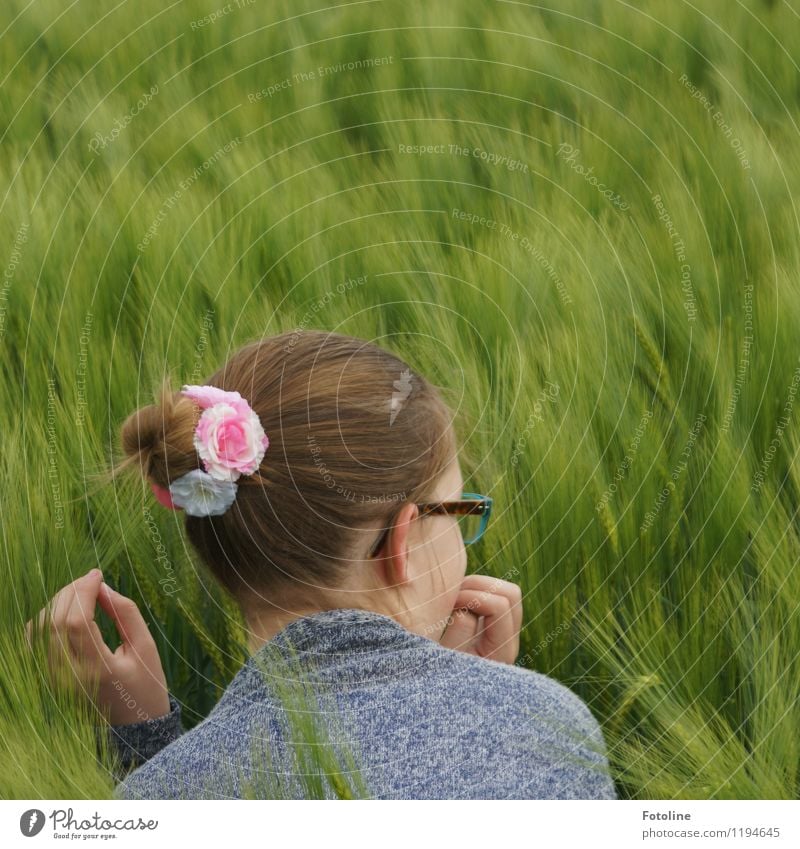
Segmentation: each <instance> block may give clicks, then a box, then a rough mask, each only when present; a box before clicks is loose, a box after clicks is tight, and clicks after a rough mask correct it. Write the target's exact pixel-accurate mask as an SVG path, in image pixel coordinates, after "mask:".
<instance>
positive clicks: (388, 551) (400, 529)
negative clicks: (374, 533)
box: [375, 504, 419, 586]
mask: <svg viewBox="0 0 800 849" xmlns="http://www.w3.org/2000/svg"><path fill="white" fill-rule="evenodd" d="M418 516H419V507H417V505H416V504H405V505H403V508H402V509H401V510H400V512H399V513H398V515H397V518H396V519H395V520H394V523H393V524H392V526H391V527H390V528H389V532H388V534H387V536H386V539H385V540H384V543H383V545H382V546H381V549H380V551H378V552H377V553H376V555H375V557H376V559H377V560H379V561H380V563H379V566H378V568H380V569H382V570H383V578H384V580H385V581H386V583H387V585H388V586H394V585H396V584H405V583H407V582H408V581H409V573H408V535H409V531H410V529H411V524H412V522H414V520H415V519H416V518H417V517H418Z"/></svg>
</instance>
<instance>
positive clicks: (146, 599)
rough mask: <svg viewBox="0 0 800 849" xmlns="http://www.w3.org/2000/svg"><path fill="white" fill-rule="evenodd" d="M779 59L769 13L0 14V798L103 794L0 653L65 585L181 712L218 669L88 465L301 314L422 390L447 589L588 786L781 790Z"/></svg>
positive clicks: (192, 609)
mask: <svg viewBox="0 0 800 849" xmlns="http://www.w3.org/2000/svg"><path fill="white" fill-rule="evenodd" d="M792 5H794V6H795V8H792ZM799 65H800V7H797V6H796V3H786V2H755V0H744V2H741V3H728V2H724V0H717V1H716V2H707V0H702V2H695V3H694V4H683V3H663V2H655V0H649V2H648V1H647V0H645V2H641V3H637V4H635V5H628V4H624V3H619V2H614V0H604V1H603V2H570V0H558V2H554V3H550V2H546V3H545V4H544V5H539V4H537V5H534V4H531V3H527V2H490V0H457V2H456V0H453V2H445V0H426V1H425V2H423V0H411V1H410V2H409V0H403V2H400V1H399V0H398V2H394V0H389V2H370V0H364V2H353V3H343V4H341V5H339V6H326V5H324V4H322V3H319V2H306V0H293V2H291V3H289V2H267V0H252V2H247V0H239V2H238V4H237V3H236V2H231V3H230V4H228V5H227V6H226V5H225V3H224V2H222V0H212V2H207V3H199V2H198V3H193V2H188V3H180V4H172V5H170V4H164V3H160V2H159V3H157V2H153V0H139V2H137V3H132V2H128V3H121V4H117V5H113V4H107V7H106V4H100V3H94V2H88V0H79V1H78V2H75V3H72V4H65V3H57V2H47V1H46V0H33V2H31V3H27V2H21V0H6V2H5V3H3V5H2V9H0V70H1V71H2V83H1V84H0V132H2V143H1V144H2V147H1V148H0V150H1V151H2V157H1V158H0V172H1V173H2V209H0V246H2V247H1V250H0V263H2V266H3V273H4V276H3V278H2V283H0V286H1V287H2V288H1V289H0V344H1V345H2V357H3V364H4V367H3V370H2V379H0V411H5V412H0V427H2V435H3V439H2V445H3V450H2V452H0V462H2V466H3V486H2V549H0V557H1V558H2V581H3V586H4V590H3V592H2V593H0V605H2V607H1V608H0V620H1V621H2V623H3V626H2V633H1V634H0V693H1V694H2V696H1V699H0V764H2V766H1V767H0V796H2V797H4V798H8V797H14V798H103V797H106V796H108V795H110V793H111V791H112V789H113V781H112V778H111V777H110V775H109V773H108V770H107V769H106V768H105V767H104V766H103V765H102V764H101V763H100V762H99V761H98V760H97V759H96V757H95V751H94V736H93V735H94V729H93V726H92V717H91V715H90V713H89V712H87V711H86V710H85V708H84V706H83V705H82V704H81V703H80V702H78V701H76V700H75V699H74V698H73V697H71V696H69V695H65V694H62V693H54V692H52V691H51V689H50V688H49V687H48V686H47V685H46V683H45V682H44V681H43V680H42V674H41V672H40V670H39V669H38V668H37V666H36V665H35V662H34V661H33V660H32V658H31V657H30V655H29V653H28V652H27V650H26V649H25V647H24V645H23V643H22V640H21V631H22V625H23V623H24V622H25V621H26V620H27V619H28V618H30V617H31V616H32V615H33V614H34V613H35V612H36V611H38V610H39V609H40V608H41V607H42V606H43V604H44V603H45V601H46V600H47V599H48V598H49V597H50V596H52V595H53V593H54V592H55V591H56V590H57V589H59V588H60V587H61V586H63V585H64V584H66V583H68V582H69V581H71V580H73V579H74V578H75V577H77V576H78V575H81V574H83V573H85V572H86V571H87V570H88V569H89V568H91V567H92V566H100V567H101V568H102V569H103V570H104V573H105V574H106V576H107V578H108V580H109V582H111V583H113V584H114V586H116V587H118V588H119V589H120V591H122V592H124V593H126V594H130V595H131V596H132V597H134V598H135V599H136V600H137V601H138V602H139V603H140V606H141V608H142V610H143V612H144V613H145V616H146V617H147V619H148V621H149V622H150V623H151V626H152V630H153V633H154V635H155V636H156V638H157V641H158V644H159V647H160V649H161V654H162V658H163V661H164V666H165V670H166V674H167V679H168V681H169V683H170V687H171V689H172V691H173V692H174V693H175V695H176V696H177V697H178V699H179V700H180V701H181V702H182V703H183V705H184V717H185V722H186V723H187V725H191V724H194V723H196V722H197V721H199V720H200V719H201V718H202V717H203V716H204V715H205V714H206V713H207V712H208V710H209V709H210V707H211V706H212V705H213V704H214V702H215V700H216V699H217V698H218V696H219V694H220V693H221V691H222V689H223V688H224V687H225V685H226V684H227V682H228V681H229V680H230V678H231V677H232V676H233V674H234V673H235V671H236V670H237V669H238V667H239V665H240V664H241V662H242V659H243V656H244V655H243V651H242V648H241V642H240V628H239V625H238V624H237V620H236V616H235V611H234V607H233V603H232V602H231V600H230V599H227V598H226V597H224V596H223V594H222V593H221V592H220V591H218V590H217V589H216V588H215V587H214V586H213V585H212V582H211V579H210V577H209V576H208V575H207V574H206V573H205V572H203V571H202V569H200V568H198V566H197V564H196V563H195V561H194V559H193V556H192V553H191V552H190V551H189V550H188V549H187V547H186V545H185V542H184V540H183V538H182V536H181V527H180V523H179V521H176V514H172V513H168V511H165V510H163V509H161V508H160V507H159V505H158V504H157V503H156V502H155V501H154V499H153V498H152V496H151V495H150V492H149V490H148V489H146V488H145V487H143V486H142V485H141V484H140V483H139V482H138V481H136V480H135V479H127V480H125V481H122V480H120V481H119V482H118V483H117V484H113V485H109V486H105V487H100V486H99V485H98V484H97V478H96V476H97V475H98V473H100V472H101V471H102V470H103V469H105V468H107V467H108V465H109V464H110V463H111V462H112V460H113V461H117V460H119V459H121V455H120V450H119V445H118V429H119V425H120V423H121V422H122V420H123V419H124V418H125V417H126V416H127V415H128V413H130V412H131V411H132V410H133V409H135V408H136V407H138V406H141V405H143V404H146V403H150V401H151V399H152V391H153V388H154V387H155V385H156V383H157V381H158V379H159V377H160V376H161V374H162V372H163V371H164V370H165V369H168V370H169V371H170V372H171V374H172V375H173V377H174V383H175V386H176V388H177V387H178V386H179V385H180V384H182V383H202V382H204V380H203V379H204V378H205V377H206V376H207V375H209V374H211V373H212V372H214V371H215V370H216V368H217V367H218V365H220V364H221V363H222V362H224V360H225V359H226V358H227V356H229V354H230V353H231V352H232V350H234V349H235V348H236V347H238V346H239V345H240V344H242V343H244V342H246V341H249V340H251V339H253V338H256V337H258V336H261V335H266V334H273V333H277V332H281V331H284V330H290V329H292V328H296V327H303V328H305V327H314V328H323V329H326V330H335V331H338V332H343V333H351V334H353V335H357V336H362V337H365V338H369V339H375V340H376V341H378V342H379V343H380V344H382V345H385V346H386V347H388V348H390V349H392V350H394V351H397V352H398V353H400V354H401V355H402V356H403V357H405V358H406V359H407V360H408V361H409V362H410V363H411V364H412V365H413V366H414V367H415V368H417V369H419V370H420V371H421V372H422V373H424V374H426V375H428V376H429V377H430V378H431V379H432V380H433V381H434V382H436V383H438V384H441V385H444V386H446V387H448V392H449V399H448V400H450V402H451V404H452V406H453V408H454V409H456V410H457V411H458V432H459V437H460V439H461V443H462V445H463V448H464V455H463V459H462V468H463V470H464V475H465V484H466V488H467V489H469V490H472V491H477V492H486V493H490V494H491V495H492V496H493V497H494V499H495V510H496V512H495V514H494V517H493V519H492V526H491V527H490V529H489V531H488V532H487V534H486V536H485V537H484V538H483V540H481V542H480V543H478V544H477V545H476V546H474V547H473V548H472V549H470V570H471V571H480V572H484V573H487V574H492V575H497V576H501V575H505V576H509V575H510V576H511V579H512V580H515V581H519V583H520V584H521V585H522V587H523V589H524V596H525V601H524V604H525V623H526V624H525V628H524V632H523V635H522V650H521V652H520V658H519V661H518V662H519V663H520V664H524V665H525V666H528V667H530V668H533V669H536V670H539V671H541V672H545V673H547V674H550V675H552V676H554V677H555V678H557V679H558V680H560V681H562V682H564V683H566V684H568V685H569V686H570V687H572V688H573V689H574V690H575V691H576V692H577V693H578V694H579V695H580V696H581V697H582V698H584V699H585V701H586V702H587V703H588V705H589V706H590V708H591V709H592V711H593V713H594V714H595V716H596V717H597V718H598V719H599V720H600V722H601V723H602V725H603V728H604V731H605V734H606V739H607V742H608V746H609V757H610V761H611V765H612V770H613V773H614V777H615V779H616V782H617V787H618V791H619V794H620V796H621V797H623V798H627V797H630V798H656V799H686V798H737V799H739V798H776V799H787V798H790V799H791V798H797V796H798V793H799V791H800V774H799V773H798V769H799V767H798V765H799V764H800V742H799V741H800V733H798V732H799V731H800V660H799V659H798V651H800V615H798V604H799V603H800V570H798V568H797V563H798V560H799V559H800V536H799V534H800V522H798V517H797V507H798V498H799V497H800V473H799V472H798V465H797V463H796V461H795V460H796V456H797V451H798V447H800V439H798V436H797V434H796V433H795V429H796V427H797V420H798V412H797V410H796V409H795V408H796V406H797V405H796V404H795V401H796V400H797V399H796V393H797V390H798V385H800V358H799V356H798V355H800V345H798V333H797V327H798V324H797V321H798V319H797V315H798V314H799V313H800V277H799V276H798V271H797V269H798V268H799V267H800V250H799V247H800V242H798V238H797V236H798V224H799V223H800V219H799V218H798V209H797V207H796V205H795V197H797V196H798V194H799V190H800V145H798V125H799V124H800V67H799ZM167 590H169V591H167ZM105 626H108V623H107V622H105Z"/></svg>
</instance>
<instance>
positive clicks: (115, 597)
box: [97, 583, 153, 651]
mask: <svg viewBox="0 0 800 849" xmlns="http://www.w3.org/2000/svg"><path fill="white" fill-rule="evenodd" d="M97 600H98V601H99V602H100V607H102V608H103V610H105V612H106V613H107V614H108V615H109V616H110V617H111V619H112V620H113V621H114V625H116V628H117V631H118V632H119V636H120V639H121V640H122V641H123V643H124V644H125V645H127V646H130V647H131V648H135V649H137V651H141V650H142V649H144V648H146V647H148V646H149V645H150V644H152V643H153V637H152V635H151V634H150V629H149V628H148V627H147V623H146V622H145V621H144V617H143V616H142V614H141V613H140V612H139V608H138V607H137V606H136V602H135V601H133V600H132V599H129V598H128V597H127V596H124V595H122V593H118V592H117V591H116V590H112V589H111V587H109V585H108V584H106V583H103V584H101V585H100V593H99V595H98V597H97Z"/></svg>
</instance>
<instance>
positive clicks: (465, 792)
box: [111, 609, 617, 799]
mask: <svg viewBox="0 0 800 849" xmlns="http://www.w3.org/2000/svg"><path fill="white" fill-rule="evenodd" d="M292 647H294V648H295V650H296V655H293V654H292ZM270 652H275V654H274V655H272V656H273V657H274V658H277V659H280V658H285V659H286V660H287V661H289V662H291V658H292V657H293V656H294V657H295V658H299V659H300V660H301V661H302V662H303V663H304V664H306V666H304V668H311V667H309V666H308V664H309V663H310V664H313V668H314V669H315V670H316V673H315V674H316V679H315V680H316V681H317V684H316V685H315V692H318V693H322V694H323V696H322V698H323V699H324V694H325V693H330V694H331V696H332V700H333V701H332V702H331V703H327V702H320V704H327V705H328V708H329V709H330V708H333V709H332V710H330V713H329V712H327V711H324V712H321V713H320V714H319V715H320V716H324V717H325V722H326V724H327V725H326V727H328V726H330V728H331V731H330V734H331V738H330V739H331V740H334V741H337V743H339V742H342V743H344V744H345V745H346V746H347V747H348V748H349V749H350V750H351V751H353V752H354V753H355V756H356V758H357V759H359V765H360V767H361V775H362V776H363V778H364V779H365V781H366V784H367V786H368V788H369V792H370V796H371V797H372V798H377V799H616V798H617V795H616V791H615V788H614V784H613V782H612V780H611V778H610V777H609V774H608V761H607V758H606V748H605V742H604V740H603V736H602V732H601V730H600V727H599V725H598V723H597V721H596V720H595V718H594V717H593V715H592V714H591V712H590V711H589V709H588V707H587V706H586V704H585V703H584V702H583V701H582V700H581V699H580V698H579V697H578V696H576V695H575V694H574V693H573V692H572V691H571V690H569V689H568V688H567V687H565V686H563V685H562V684H560V683H558V682H557V681H556V680H555V679H553V678H550V677H548V676H545V675H542V674H540V673H537V672H532V671H530V670H526V669H523V668H521V667H518V666H514V665H511V664H505V663H499V662H496V661H492V660H486V659H484V658H480V657H476V656H474V655H468V654H465V653H464V652H459V651H456V650H453V649H448V648H444V647H443V646H441V645H440V644H439V643H437V642H435V641H434V640H432V639H428V638H426V637H423V636H420V635H418V634H414V633H412V632H410V631H408V630H407V629H406V628H404V627H403V626H402V625H401V624H400V623H398V622H397V621H396V620H394V619H392V618H391V617H389V616H384V615H383V614H380V613H375V612H373V611H365V610H355V609H338V610H328V611H323V612H319V613H315V614H313V615H311V616H306V617H303V618H299V619H295V620H293V621H292V622H291V623H290V624H289V625H287V626H286V627H285V628H284V629H283V630H282V631H281V632H280V633H279V634H277V635H276V636H275V637H273V638H272V639H271V640H269V641H268V642H267V643H266V644H265V646H263V647H262V648H261V649H260V650H259V651H258V652H257V653H256V654H255V655H254V656H253V657H251V658H249V659H248V661H247V662H246V663H245V664H244V666H243V667H242V669H240V670H239V672H238V673H237V674H236V676H235V677H234V679H233V680H232V681H231V683H230V685H229V686H228V688H227V689H226V690H225V692H224V693H223V695H222V697H221V699H220V700H219V702H218V703H217V705H216V706H215V707H214V708H213V710H212V711H211V712H210V714H209V715H208V716H207V717H206V719H204V720H203V721H202V722H201V723H199V724H198V725H197V726H196V727H194V728H193V729H192V730H190V731H187V732H184V731H183V729H182V727H181V724H180V707H179V705H178V703H177V702H176V701H175V699H174V698H172V697H171V698H170V704H171V707H172V711H171V713H170V714H169V715H168V716H166V717H162V718H159V719H155V720H150V721H148V722H142V723H138V724H136V725H128V726H116V727H114V728H112V730H111V738H112V740H113V741H114V742H115V744H116V746H117V748H118V749H119V751H120V754H121V755H122V758H123V761H124V762H125V763H126V764H128V765H131V764H132V765H134V766H135V765H136V764H137V763H140V764H141V765H140V766H138V768H135V769H133V771H132V772H130V773H129V774H128V775H127V776H126V777H125V778H124V779H123V781H121V783H120V784H119V785H118V787H117V789H116V795H117V796H118V797H120V798H147V799H177V798H190V799H196V798H239V797H241V796H242V795H247V792H246V788H247V782H248V781H250V780H253V779H254V778H256V777H257V775H258V774H259V770H261V771H263V769H264V762H263V761H262V760H259V759H258V758H257V757H256V758H254V754H253V752H254V750H253V745H254V744H257V745H260V746H261V748H262V750H263V747H268V751H269V754H270V756H271V757H272V758H273V761H272V763H273V770H274V769H277V770H278V771H280V772H282V773H285V775H286V776H287V778H286V779H285V780H287V781H288V782H289V786H290V787H292V788H293V789H292V790H291V794H290V795H291V798H303V795H302V793H303V791H302V790H301V788H300V784H299V783H298V782H297V779H296V776H295V775H294V774H295V772H296V770H293V764H294V762H293V761H292V760H291V759H290V758H289V756H288V755H287V748H286V745H285V743H284V740H285V737H284V735H283V734H282V732H281V728H282V727H283V726H282V724H281V717H285V713H284V711H283V709H282V706H281V703H280V702H279V701H278V700H277V697H276V696H275V695H274V693H273V692H272V688H271V687H270V685H269V680H270V678H269V676H267V677H265V676H264V674H262V672H261V668H262V666H263V664H265V663H266V662H267V659H268V658H269V657H270V654H269V653H270ZM295 668H297V667H295ZM334 717H335V718H334ZM326 795H327V796H328V797H329V798H334V795H335V794H334V793H333V791H331V792H330V793H328V792H327V791H326Z"/></svg>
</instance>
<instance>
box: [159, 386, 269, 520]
mask: <svg viewBox="0 0 800 849" xmlns="http://www.w3.org/2000/svg"><path fill="white" fill-rule="evenodd" d="M181 395H185V396H186V397H187V398H191V399H192V400H193V401H194V402H195V403H196V404H197V405H198V406H199V407H200V408H201V409H202V410H203V412H202V414H201V416H200V420H199V421H198V422H197V427H196V428H195V431H194V447H195V450H196V451H197V453H198V455H199V456H200V459H201V460H202V462H203V467H204V468H203V469H192V471H191V472H188V473H187V474H185V475H182V476H181V477H179V478H176V479H175V480H174V481H172V483H171V484H170V486H169V489H168V490H167V489H165V488H164V487H162V486H158V484H151V487H152V490H153V493H154V495H155V496H156V498H157V499H158V501H159V502H160V503H161V504H163V505H164V506H165V507H169V508H170V509H172V510H176V509H183V510H185V511H186V513H187V514H188V515H190V516H220V515H221V514H222V513H224V512H225V511H226V510H227V509H228V508H229V507H230V506H231V504H233V502H234V499H235V498H236V490H237V485H236V480H237V479H238V478H239V477H240V476H241V475H251V474H253V472H255V471H256V470H257V469H258V467H259V466H260V465H261V461H262V459H263V458H264V454H265V452H266V450H267V448H268V447H269V439H268V438H267V435H266V433H264V428H263V427H262V426H261V421H260V420H259V418H258V416H257V415H256V413H255V411H254V410H253V409H252V408H251V407H250V405H249V404H248V403H247V401H245V400H244V398H242V396H241V395H240V394H239V393H238V392H226V391H225V390H223V389H219V388H217V387H216V386H184V387H183V388H182V389H181Z"/></svg>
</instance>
